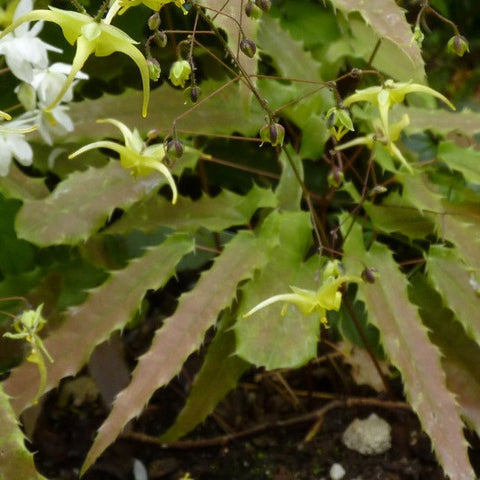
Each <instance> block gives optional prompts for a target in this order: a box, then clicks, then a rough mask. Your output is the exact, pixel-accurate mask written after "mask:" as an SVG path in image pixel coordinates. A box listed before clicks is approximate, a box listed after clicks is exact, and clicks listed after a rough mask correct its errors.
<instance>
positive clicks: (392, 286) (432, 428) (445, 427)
mask: <svg viewBox="0 0 480 480" xmlns="http://www.w3.org/2000/svg"><path fill="white" fill-rule="evenodd" d="M341 223H343V222H341ZM344 251H345V257H344V258H345V266H346V268H347V271H349V272H350V270H352V271H354V270H355V269H358V268H359V262H361V263H362V264H363V265H365V266H368V267H369V268H375V269H376V270H377V272H378V273H379V278H378V279H377V280H376V282H375V283H374V284H360V285H359V290H358V298H359V299H360V300H362V301H363V302H364V303H365V306H366V309H367V314H368V318H369V320H370V321H371V322H372V323H373V324H374V325H375V326H376V327H377V328H378V329H379V330H380V333H381V341H382V344H383V346H384V349H385V353H386V354H387V355H388V357H389V358H390V360H391V362H392V364H393V365H394V366H395V367H396V368H398V370H399V371H400V373H401V374H402V378H403V382H404V386H405V391H406V395H407V398H408V401H409V403H410V404H411V406H412V408H413V409H414V410H415V412H416V413H417V414H418V417H419V419H420V422H421V423H422V427H423V429H424V430H425V432H426V433H427V434H428V435H429V437H430V439H431V440H432V445H433V448H434V450H435V452H436V454H437V458H438V460H439V462H440V464H441V465H442V467H443V468H444V470H445V473H446V474H447V475H448V476H450V477H451V478H462V479H465V480H467V479H471V480H473V479H474V478H475V474H474V472H473V470H472V468H471V466H470V463H469V460H468V455H467V448H468V446H467V442H466V441H465V438H464V437H463V424H462V421H461V418H460V412H459V409H458V405H457V403H456V400H455V398H454V396H453V395H452V393H451V392H450V391H449V390H448V389H447V386H446V378H445V372H444V371H443V369H442V367H441V355H440V352H439V350H438V348H437V347H436V346H435V345H433V344H432V342H431V341H430V339H429V337H428V333H427V329H426V328H425V326H424V325H423V324H422V321H421V318H420V316H419V314H418V311H417V308H416V306H414V305H413V304H412V303H411V302H410V300H409V299H408V296H407V288H408V282H407V280H406V278H405V276H404V275H402V273H401V272H400V270H399V268H398V265H397V264H396V262H395V261H394V259H393V257H392V254H391V252H390V251H389V250H388V248H387V247H385V246H384V245H382V244H380V243H378V242H375V243H374V244H373V246H372V248H371V249H370V250H369V251H368V252H367V251H366V250H365V247H364V244H363V235H362V229H361V227H360V226H359V225H358V224H357V223H355V224H354V226H353V228H352V230H351V232H350V234H349V236H348V237H347V239H346V241H345V244H344ZM360 268H361V267H360Z"/></svg>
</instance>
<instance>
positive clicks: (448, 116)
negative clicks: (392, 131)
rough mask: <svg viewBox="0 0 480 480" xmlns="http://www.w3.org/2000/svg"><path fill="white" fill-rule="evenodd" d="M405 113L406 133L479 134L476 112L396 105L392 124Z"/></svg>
mask: <svg viewBox="0 0 480 480" xmlns="http://www.w3.org/2000/svg"><path fill="white" fill-rule="evenodd" d="M405 113H406V114H408V116H409V117H410V125H409V126H408V127H407V128H406V131H407V132H410V133H418V132H425V130H431V131H433V132H435V133H439V134H442V135H446V134H447V133H449V132H452V131H455V132H462V133H464V134H466V135H475V134H477V133H479V132H480V115H479V114H478V113H477V112H469V111H466V110H463V111H461V112H451V111H448V110H439V109H433V110H426V109H425V108H418V107H410V106H408V107H407V106H405V105H397V107H396V108H395V110H394V111H393V112H392V122H395V121H399V120H400V119H401V118H402V115H404V114H405Z"/></svg>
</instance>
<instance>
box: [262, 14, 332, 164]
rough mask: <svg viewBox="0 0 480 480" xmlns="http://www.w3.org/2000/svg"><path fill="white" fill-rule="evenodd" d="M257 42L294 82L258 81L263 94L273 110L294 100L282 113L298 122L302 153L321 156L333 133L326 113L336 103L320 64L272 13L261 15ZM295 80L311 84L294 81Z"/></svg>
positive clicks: (309, 155)
mask: <svg viewBox="0 0 480 480" xmlns="http://www.w3.org/2000/svg"><path fill="white" fill-rule="evenodd" d="M258 44H259V46H260V48H261V49H262V52H264V53H265V54H267V55H270V56H271V58H272V61H273V62H274V65H275V67H276V69H277V71H278V74H279V75H282V76H284V77H285V78H287V79H292V84H289V85H285V83H284V82H282V83H280V82H278V81H276V80H270V79H262V80H259V82H258V86H259V89H260V91H261V93H262V96H263V97H265V98H268V101H269V105H270V108H271V109H272V110H275V109H278V108H279V107H283V106H284V105H286V104H289V103H291V102H293V103H292V105H290V106H288V107H287V108H282V109H281V114H282V116H286V117H287V118H288V119H290V120H291V121H293V122H295V123H296V124H297V125H298V126H299V127H300V129H301V130H302V131H303V135H302V146H301V151H300V154H301V156H302V157H309V158H316V157H317V156H321V155H322V153H323V147H324V145H325V142H326V141H327V139H328V138H329V136H330V135H329V133H328V129H327V128H326V125H325V118H324V112H325V111H326V110H328V108H329V107H331V106H333V104H334V100H333V95H332V93H331V92H330V91H329V90H328V89H327V88H326V87H325V85H323V84H322V83H321V80H322V79H321V77H320V69H321V65H320V63H319V62H317V61H316V60H315V59H314V58H313V57H312V55H311V53H310V52H308V51H306V50H305V49H304V48H303V44H302V43H301V42H299V41H297V40H295V39H293V38H292V36H291V35H290V33H289V32H288V30H286V29H285V28H283V27H282V26H281V24H280V22H279V21H278V20H277V19H274V18H272V17H271V16H270V15H263V16H262V20H261V27H260V30H259V32H258ZM294 79H300V80H307V81H308V82H310V83H300V82H295V81H294ZM312 81H318V82H319V84H318V85H315V84H313V85H312V83H311V82H312ZM302 97H305V98H302ZM295 100H298V101H295Z"/></svg>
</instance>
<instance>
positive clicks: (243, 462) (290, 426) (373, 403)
mask: <svg viewBox="0 0 480 480" xmlns="http://www.w3.org/2000/svg"><path fill="white" fill-rule="evenodd" d="M147 336H148V335H147ZM131 338H132V337H130V339H129V340H126V339H124V342H125V343H126V346H127V352H128V351H129V348H128V347H129V345H128V342H131V341H132V340H131ZM136 341H138V339H136ZM140 343H142V342H140ZM145 345H148V340H145ZM130 347H131V345H130ZM144 348H146V347H144ZM319 351H320V352H323V356H321V357H319V360H317V361H316V362H313V363H312V364H311V365H308V366H307V367H304V368H302V369H299V370H295V371H282V372H263V371H258V370H257V371H252V372H249V373H248V375H246V376H245V377H244V379H243V380H242V382H241V384H240V385H239V386H238V388H237V389H236V390H234V391H232V392H231V393H230V394H229V395H228V396H227V398H226V399H225V400H224V401H223V402H222V403H221V404H220V405H219V406H218V408H217V409H216V411H215V413H214V414H213V415H211V416H210V417H209V418H208V419H207V420H206V421H205V422H204V423H203V424H202V425H201V426H199V427H198V428H197V429H196V430H195V431H194V432H192V433H191V434H190V435H189V436H188V437H187V438H184V439H182V440H180V441H177V442H175V443H173V444H170V445H160V444H159V442H158V441H157V440H156V436H157V435H159V434H160V433H162V432H163V431H165V430H166V428H168V426H169V425H170V424H171V423H172V422H173V421H174V419H175V416H176V415H177V413H178V412H179V411H180V409H181V408H182V406H183V403H184V400H185V397H186V395H187V394H188V388H189V385H190V383H191V378H192V377H193V375H194V372H195V371H196V369H197V368H198V365H199V360H200V356H201V354H200V355H196V356H194V357H193V358H191V359H189V361H188V362H187V364H186V366H185V368H184V370H183V371H182V374H181V375H179V376H178V377H177V378H176V379H175V380H174V381H172V383H171V384H170V385H169V386H168V387H166V388H163V389H161V390H159V391H158V392H157V393H156V394H155V395H154V397H153V398H152V399H151V401H150V403H149V405H148V407H147V408H146V409H145V411H144V412H143V413H142V415H141V416H140V417H139V418H138V419H136V420H135V421H134V422H132V423H131V424H130V425H129V427H128V428H127V429H126V432H125V433H124V434H122V436H121V437H120V438H119V439H118V440H117V441H116V443H115V444H114V445H112V446H111V447H110V448H109V449H108V450H107V452H106V453H105V454H104V455H103V456H102V457H101V458H100V460H99V461H98V462H97V463H96V464H95V466H94V467H92V468H91V469H90V470H89V471H88V472H87V474H86V475H85V476H84V477H83V478H84V479H85V480H125V479H135V480H142V479H143V478H148V480H180V479H185V480H186V479H194V480H257V479H258V480H264V479H265V480H266V479H272V480H320V479H330V473H329V472H330V469H331V467H332V465H333V464H335V463H339V464H341V465H342V467H343V468H344V469H345V471H346V473H345V476H344V477H343V478H344V479H345V480H349V479H358V480H360V479H363V480H376V479H378V480H442V479H444V478H445V477H444V476H443V474H442V470H441V468H440V467H439V466H438V464H437V462H436V460H435V457H434V455H433V453H432V451H431V445H430V442H429V440H428V438H427V437H426V436H425V435H424V434H423V433H422V431H421V428H420V425H419V422H418V420H417V418H416V416H415V415H414V414H413V413H412V412H411V411H410V410H409V408H408V405H406V404H405V403H403V402H402V394H401V385H400V384H396V383H395V382H393V383H391V390H392V392H393V395H394V398H388V397H387V395H386V394H384V393H383V394H382V393H380V394H379V393H377V392H375V391H374V390H373V389H371V388H369V387H365V386H363V387H359V386H357V385H356V384H355V383H354V382H353V380H352V378H351V377H350V375H349V369H348V367H347V366H345V365H343V364H342V362H341V360H339V357H338V355H333V354H332V353H333V351H330V354H329V353H328V352H329V347H328V346H327V345H321V346H320V350H319ZM325 352H327V353H325ZM138 354H139V351H138V350H135V351H134V352H130V355H131V357H132V360H133V359H134V358H137V357H138ZM83 374H84V375H86V374H87V373H86V372H83ZM69 382H71V380H68V379H67V380H65V381H64V382H63V383H62V385H61V387H60V389H59V390H58V391H54V392H51V393H50V394H49V395H48V397H47V399H46V401H45V402H44V404H43V406H42V409H41V413H40V416H39V419H38V422H37V426H36V429H35V434H34V442H33V444H32V450H33V451H35V452H37V453H36V455H35V459H36V463H37V467H38V469H39V470H40V472H41V473H42V474H44V475H45V476H46V477H47V478H49V479H51V480H53V479H58V480H60V479H62V480H71V479H77V478H79V469H80V466H81V464H82V462H83V460H84V459H85V455H86V453H87V451H88V449H89V448H90V446H91V443H92V439H93V438H94V435H95V431H96V429H97V428H98V427H99V425H100V424H101V423H102V421H103V419H104V418H105V416H106V415H107V413H108V411H107V409H106V408H105V407H104V406H103V403H102V401H101V399H100V397H97V396H95V395H88V394H85V395H83V394H84V393H85V390H84V391H83V392H81V393H82V394H81V395H80V396H78V395H77V397H76V399H75V398H70V397H69V396H66V395H65V388H66V386H67V385H68V384H69ZM82 388H83V387H82ZM390 395H392V393H391V394H390ZM372 412H375V413H377V415H378V416H380V417H382V418H384V419H385V420H387V421H388V422H389V423H390V425H391V427H392V448H391V449H390V450H389V451H387V452H386V453H384V454H382V455H373V456H365V455H361V454H359V453H357V452H355V451H352V450H349V449H348V448H347V447H345V446H344V445H343V443H342V434H343V432H344V431H345V429H346V427H347V426H348V425H349V423H350V422H351V421H352V420H353V419H355V418H357V417H361V418H364V417H367V416H368V415H370V413H372ZM469 440H470V443H471V444H476V445H478V442H477V439H476V438H471V439H469ZM471 456H472V461H473V463H475V458H477V459H478V458H480V449H479V448H476V450H475V451H474V450H472V452H471ZM135 459H137V464H138V460H139V461H140V462H141V463H142V464H143V466H144V467H145V468H146V469H147V471H148V477H142V476H138V474H137V477H135V475H134V473H133V464H134V461H135ZM137 468H138V465H137Z"/></svg>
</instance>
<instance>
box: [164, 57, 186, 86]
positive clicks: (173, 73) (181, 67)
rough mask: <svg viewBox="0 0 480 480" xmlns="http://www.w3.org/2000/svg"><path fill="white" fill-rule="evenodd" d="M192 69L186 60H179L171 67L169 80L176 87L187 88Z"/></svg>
mask: <svg viewBox="0 0 480 480" xmlns="http://www.w3.org/2000/svg"><path fill="white" fill-rule="evenodd" d="M191 73H192V67H191V66H190V64H189V63H188V62H187V61H186V60H177V61H176V62H173V63H172V66H171V67H170V74H169V75H168V78H169V80H170V81H171V82H172V85H174V86H175V87H182V88H185V82H186V81H187V80H188V79H189V78H190V75H191Z"/></svg>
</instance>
